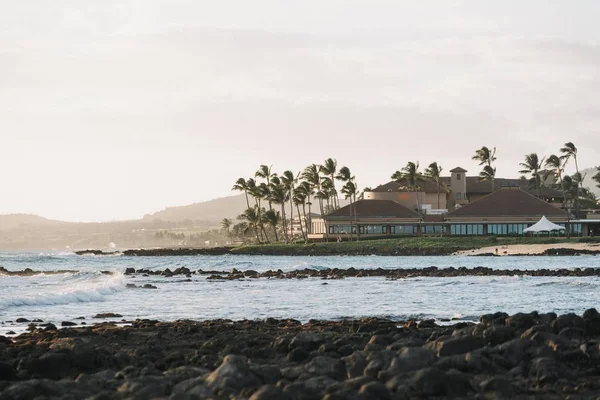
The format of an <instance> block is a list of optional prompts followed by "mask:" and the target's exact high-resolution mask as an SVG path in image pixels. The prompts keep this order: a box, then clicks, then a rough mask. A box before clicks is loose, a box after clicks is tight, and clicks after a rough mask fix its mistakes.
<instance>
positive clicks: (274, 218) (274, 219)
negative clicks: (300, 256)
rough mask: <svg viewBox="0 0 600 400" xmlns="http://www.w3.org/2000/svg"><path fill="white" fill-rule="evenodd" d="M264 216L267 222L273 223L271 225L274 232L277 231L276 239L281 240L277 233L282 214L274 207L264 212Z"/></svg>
mask: <svg viewBox="0 0 600 400" xmlns="http://www.w3.org/2000/svg"><path fill="white" fill-rule="evenodd" d="M263 218H264V221H265V222H266V223H268V224H269V225H271V227H272V228H273V233H275V241H276V242H279V236H278V235H277V225H279V222H280V221H281V216H280V215H279V212H277V211H275V210H273V209H271V210H267V211H265V213H264V214H263Z"/></svg>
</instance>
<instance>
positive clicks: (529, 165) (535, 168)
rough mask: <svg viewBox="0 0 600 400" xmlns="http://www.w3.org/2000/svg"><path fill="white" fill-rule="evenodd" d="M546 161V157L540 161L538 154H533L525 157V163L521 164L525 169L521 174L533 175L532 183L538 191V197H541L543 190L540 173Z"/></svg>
mask: <svg viewBox="0 0 600 400" xmlns="http://www.w3.org/2000/svg"><path fill="white" fill-rule="evenodd" d="M545 159H546V157H543V158H542V159H541V160H540V159H539V157H538V155H537V153H531V154H526V155H525V162H522V163H519V165H520V166H521V167H522V168H523V169H522V170H520V171H519V173H520V174H531V183H532V186H533V187H534V188H535V189H536V191H537V195H538V197H540V190H541V188H542V177H541V176H540V172H541V169H542V165H543V163H544V160H545Z"/></svg>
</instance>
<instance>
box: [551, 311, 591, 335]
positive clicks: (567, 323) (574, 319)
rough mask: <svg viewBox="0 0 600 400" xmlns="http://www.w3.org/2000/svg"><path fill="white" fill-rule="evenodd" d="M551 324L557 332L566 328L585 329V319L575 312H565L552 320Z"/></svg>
mask: <svg viewBox="0 0 600 400" xmlns="http://www.w3.org/2000/svg"><path fill="white" fill-rule="evenodd" d="M551 326H552V328H553V329H554V332H555V333H559V332H560V331H562V330H563V329H565V328H578V329H584V328H585V320H584V319H583V318H581V317H580V316H579V315H576V314H573V313H570V314H564V315H561V316H559V317H557V318H556V319H555V320H554V321H552V324H551Z"/></svg>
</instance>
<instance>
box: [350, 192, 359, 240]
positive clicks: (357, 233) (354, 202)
mask: <svg viewBox="0 0 600 400" xmlns="http://www.w3.org/2000/svg"><path fill="white" fill-rule="evenodd" d="M353 197H354V201H353V202H352V207H351V208H354V225H356V241H357V242H358V241H359V240H360V230H359V229H358V221H357V219H356V194H354V196H353Z"/></svg>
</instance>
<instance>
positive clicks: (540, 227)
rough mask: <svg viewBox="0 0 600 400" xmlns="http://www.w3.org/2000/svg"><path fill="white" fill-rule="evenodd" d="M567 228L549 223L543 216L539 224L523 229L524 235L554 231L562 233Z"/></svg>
mask: <svg viewBox="0 0 600 400" xmlns="http://www.w3.org/2000/svg"><path fill="white" fill-rule="evenodd" d="M564 229H565V228H564V227H563V226H560V225H556V224H555V223H554V222H551V221H548V218H546V217H545V216H543V217H542V218H541V219H540V220H539V221H538V222H536V223H535V224H533V225H531V226H530V227H529V228H525V229H523V233H527V232H534V233H538V232H552V231H561V230H564Z"/></svg>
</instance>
